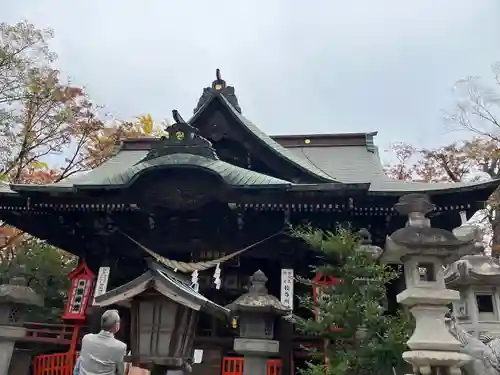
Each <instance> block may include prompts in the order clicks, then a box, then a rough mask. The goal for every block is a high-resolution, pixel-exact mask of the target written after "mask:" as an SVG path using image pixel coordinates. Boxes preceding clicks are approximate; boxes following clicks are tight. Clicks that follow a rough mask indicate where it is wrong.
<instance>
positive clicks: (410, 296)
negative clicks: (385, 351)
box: [381, 194, 480, 375]
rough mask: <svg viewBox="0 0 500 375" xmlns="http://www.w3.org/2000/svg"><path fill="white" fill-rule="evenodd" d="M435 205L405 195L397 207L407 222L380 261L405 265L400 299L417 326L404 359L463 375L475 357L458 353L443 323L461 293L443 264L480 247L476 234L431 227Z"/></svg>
mask: <svg viewBox="0 0 500 375" xmlns="http://www.w3.org/2000/svg"><path fill="white" fill-rule="evenodd" d="M433 208H434V206H433V205H432V204H431V203H430V201H429V199H428V197H427V196H426V195H423V194H409V195H406V196H403V197H401V198H400V200H399V202H398V203H397V204H396V205H395V209H396V210H397V211H398V212H399V214H401V215H405V216H408V221H407V224H406V227H405V228H402V229H398V230H396V231H395V232H394V233H392V234H391V235H390V236H388V237H387V241H386V247H385V250H384V252H383V254H382V255H381V260H382V261H383V262H386V263H400V262H403V264H404V273H405V279H406V289H405V290H403V291H402V292H401V293H399V294H398V296H397V300H398V302H399V303H402V304H403V305H405V306H407V307H408V308H409V310H410V311H411V313H412V314H413V316H414V317H415V320H416V326H415V331H414V333H413V335H412V336H411V338H410V339H409V340H408V343H407V344H408V347H409V348H410V351H407V352H405V353H404V354H403V358H404V359H405V360H406V361H407V362H408V363H410V364H411V365H412V366H413V371H414V373H415V374H419V375H420V374H421V375H428V374H429V375H430V374H449V375H460V374H461V367H462V366H463V365H464V364H466V363H468V362H469V361H471V360H472V358H471V357H470V356H469V355H467V354H463V353H461V352H460V350H461V343H460V342H459V341H458V340H457V339H455V338H454V337H453V336H452V335H451V334H450V332H449V331H448V329H447V327H446V325H445V314H446V313H447V312H448V310H449V308H448V306H447V305H448V304H449V303H452V302H453V303H455V302H458V301H459V300H460V294H459V292H457V291H455V290H450V289H447V288H446V285H445V280H444V272H443V266H444V265H446V264H450V263H452V262H453V261H456V260H458V259H460V258H461V257H463V256H464V255H467V254H471V253H474V252H478V251H480V248H479V247H478V246H477V245H476V243H477V238H475V237H474V236H470V235H467V236H464V237H463V239H459V238H457V237H456V236H455V235H454V234H453V233H451V232H450V231H447V230H444V229H439V228H432V227H431V226H430V220H429V219H428V218H427V217H426V215H427V214H428V213H429V212H431V211H432V210H433Z"/></svg>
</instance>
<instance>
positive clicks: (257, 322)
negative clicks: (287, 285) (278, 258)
mask: <svg viewBox="0 0 500 375" xmlns="http://www.w3.org/2000/svg"><path fill="white" fill-rule="evenodd" d="M250 282H251V286H250V290H249V291H248V293H245V294H243V295H242V296H240V297H239V298H237V299H236V301H234V302H233V303H231V304H230V305H228V306H226V307H227V308H228V309H229V310H230V311H231V315H232V316H237V317H238V323H239V328H240V337H239V338H236V339H235V340H234V350H235V351H236V352H237V353H241V354H243V356H244V361H243V373H244V374H245V375H267V361H268V359H269V357H270V356H272V355H276V354H277V353H279V341H276V340H273V338H274V322H275V320H276V318H277V317H280V316H285V315H287V314H289V313H290V309H289V308H287V307H286V306H285V305H283V304H282V303H281V302H280V301H279V300H278V298H276V297H275V296H272V295H270V294H269V293H268V291H267V288H266V282H267V277H266V275H264V273H263V272H262V271H261V270H258V271H257V272H255V273H254V274H253V276H252V277H251V279H250Z"/></svg>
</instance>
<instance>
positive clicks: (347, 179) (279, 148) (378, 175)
mask: <svg viewBox="0 0 500 375" xmlns="http://www.w3.org/2000/svg"><path fill="white" fill-rule="evenodd" d="M211 103H215V104H217V106H216V107H213V108H214V109H215V110H221V108H222V109H223V111H224V113H225V114H226V115H227V114H229V115H230V116H231V117H232V119H233V120H234V121H233V123H232V124H231V125H232V126H236V127H238V129H240V130H241V131H242V133H241V132H240V133H239V134H244V137H245V138H244V139H245V142H247V141H248V142H247V143H252V142H253V144H254V145H255V144H258V145H260V146H259V147H261V146H262V147H264V150H270V151H271V153H270V154H269V155H271V156H272V157H273V158H275V159H276V158H277V159H276V160H279V161H280V163H278V167H276V166H275V169H272V168H270V169H271V170H274V172H266V173H267V174H263V173H259V172H257V171H253V170H250V169H251V167H249V168H248V169H245V168H242V167H239V166H235V165H233V164H230V163H229V162H226V161H224V160H221V159H220V158H219V157H218V155H217V153H216V150H215V149H214V148H213V147H212V143H211V142H210V141H209V140H208V139H206V138H204V137H202V136H201V135H200V130H199V129H198V125H199V124H198V123H199V122H202V120H201V119H200V116H202V114H204V113H205V112H206V111H211V110H209V108H208V107H210V106H211ZM221 106H222V107H221ZM174 118H176V121H177V122H176V123H175V124H174V125H173V126H171V127H169V128H167V135H166V136H165V137H163V139H159V138H155V139H151V138H149V139H136V140H130V141H124V142H122V144H121V147H120V148H119V149H118V150H117V151H116V153H115V154H114V155H113V156H112V157H111V158H110V159H109V160H107V161H106V162H105V163H103V164H102V165H100V166H99V167H97V168H95V169H94V170H92V171H89V172H87V173H83V174H81V175H78V176H74V177H71V178H69V179H66V180H64V181H61V182H57V183H54V184H47V185H34V184H29V185H24V184H13V185H10V186H8V185H7V184H3V183H2V184H0V195H1V196H4V197H6V196H9V195H14V196H16V195H17V194H18V193H23V194H28V193H29V192H50V193H53V192H73V191H78V190H90V189H106V190H110V189H118V188H126V187H128V186H130V185H131V184H132V183H133V182H134V181H136V180H137V179H138V178H139V177H140V176H142V175H144V174H145V173H147V172H149V171H151V170H159V169H175V168H177V169H178V168H183V169H189V168H193V169H195V168H196V169H199V170H204V171H206V172H208V173H210V174H212V175H214V176H217V177H218V178H219V179H220V180H221V181H223V182H224V183H225V184H227V185H228V186H231V187H256V188H265V187H270V188H275V187H280V188H281V189H284V190H290V191H298V190H300V191H304V190H307V191H315V190H317V191H329V190H332V191H333V190H337V191H338V190H340V189H344V190H346V189H351V190H359V191H361V190H363V191H365V192H366V194H368V195H372V196H373V195H375V196H377V195H393V196H396V197H397V196H400V195H402V194H406V193H412V192H425V193H427V194H431V195H432V194H448V193H454V192H465V191H472V190H479V191H480V192H481V193H480V194H479V195H475V196H474V199H475V200H477V201H483V200H486V199H487V198H488V197H489V195H490V194H491V193H492V192H493V190H494V189H495V188H496V187H497V186H498V185H499V183H500V181H499V180H494V181H488V182H475V183H425V182H407V181H399V180H393V179H391V178H389V177H388V176H387V175H386V174H385V173H384V169H383V166H382V163H381V160H380V157H379V154H378V149H377V147H376V146H375V145H374V137H375V135H376V134H377V133H376V132H372V133H352V134H349V133H348V134H324V135H322V134H309V135H307V134H306V135H282V136H274V137H270V136H268V135H267V134H265V133H264V132H263V131H262V130H260V129H259V128H258V127H257V126H256V125H254V124H253V123H252V122H250V121H249V120H248V119H247V118H245V117H244V116H243V115H242V114H241V108H240V106H239V103H238V99H237V98H236V95H235V91H234V88H233V87H231V86H226V83H225V81H224V80H222V79H221V78H220V72H219V73H218V75H217V79H216V80H215V81H214V82H213V83H212V87H209V88H205V90H204V91H203V95H202V97H201V98H200V100H199V102H198V105H197V107H196V109H195V111H194V115H193V117H192V118H191V119H190V120H189V121H188V122H185V121H184V120H182V118H181V117H180V115H179V114H178V112H177V111H174ZM204 118H205V119H207V118H209V117H206V116H205V117H204ZM177 132H179V134H181V133H182V134H186V135H189V137H187V136H186V138H182V139H176V136H177V135H176V134H177ZM183 137H184V136H183ZM261 150H262V148H259V149H258V150H257V151H256V152H260V151H261ZM266 152H267V151H266ZM257 156H259V155H257ZM276 160H274V161H276ZM283 163H284V164H283ZM287 166H291V168H292V169H293V171H294V172H293V173H290V174H289V175H290V177H286V178H283V176H280V170H279V168H280V167H283V168H284V169H286V168H287ZM276 168H278V170H277V169H276ZM294 173H299V174H300V176H301V177H300V178H299V179H300V180H301V181H302V182H297V181H295V180H294V178H292V177H293V176H294ZM287 176H288V175H287ZM305 181H306V182H307V183H304V182H305Z"/></svg>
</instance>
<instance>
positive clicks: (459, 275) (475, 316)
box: [444, 254, 500, 337]
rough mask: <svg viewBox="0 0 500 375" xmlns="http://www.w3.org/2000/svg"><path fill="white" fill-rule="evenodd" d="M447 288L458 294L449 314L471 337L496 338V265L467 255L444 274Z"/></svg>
mask: <svg viewBox="0 0 500 375" xmlns="http://www.w3.org/2000/svg"><path fill="white" fill-rule="evenodd" d="M444 279H445V282H446V285H447V286H448V288H451V289H455V290H458V291H459V292H460V297H461V298H460V301H457V302H455V303H453V315H454V316H455V318H456V319H457V321H458V322H459V323H460V325H461V327H462V328H463V329H464V330H466V331H467V332H469V333H470V334H471V335H473V336H475V337H479V336H480V335H482V334H487V335H490V336H499V335H500V310H499V309H500V264H499V263H498V260H497V259H495V258H492V257H490V256H488V255H484V254H479V255H467V256H465V257H463V258H462V259H460V260H459V261H457V262H454V263H453V264H451V265H450V266H449V267H448V268H447V269H446V271H445V274H444Z"/></svg>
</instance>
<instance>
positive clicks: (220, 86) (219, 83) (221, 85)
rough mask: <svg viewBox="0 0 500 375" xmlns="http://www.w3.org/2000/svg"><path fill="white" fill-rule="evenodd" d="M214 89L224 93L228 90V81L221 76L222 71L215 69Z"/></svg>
mask: <svg viewBox="0 0 500 375" xmlns="http://www.w3.org/2000/svg"><path fill="white" fill-rule="evenodd" d="M212 88H213V89H215V90H217V91H222V90H224V89H225V88H226V81H224V80H223V79H222V77H221V74H220V69H219V68H217V69H215V81H213V82H212Z"/></svg>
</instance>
